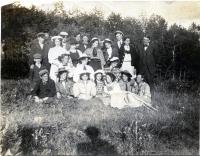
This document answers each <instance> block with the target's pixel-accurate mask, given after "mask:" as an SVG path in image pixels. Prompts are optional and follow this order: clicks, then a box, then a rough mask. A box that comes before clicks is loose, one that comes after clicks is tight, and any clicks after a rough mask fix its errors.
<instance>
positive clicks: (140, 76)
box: [136, 75, 143, 83]
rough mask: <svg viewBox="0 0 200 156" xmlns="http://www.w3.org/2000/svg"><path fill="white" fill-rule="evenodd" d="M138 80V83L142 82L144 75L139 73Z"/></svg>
mask: <svg viewBox="0 0 200 156" xmlns="http://www.w3.org/2000/svg"><path fill="white" fill-rule="evenodd" d="M136 81H137V83H140V82H142V81H143V78H142V75H137V77H136Z"/></svg>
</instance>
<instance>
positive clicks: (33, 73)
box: [29, 65, 46, 82]
mask: <svg viewBox="0 0 200 156" xmlns="http://www.w3.org/2000/svg"><path fill="white" fill-rule="evenodd" d="M42 69H46V67H45V66H43V65H41V67H40V68H38V67H37V66H36V65H34V67H33V69H30V73H29V78H30V80H31V81H32V82H37V81H39V80H40V76H39V71H40V70H42Z"/></svg>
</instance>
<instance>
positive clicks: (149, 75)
mask: <svg viewBox="0 0 200 156" xmlns="http://www.w3.org/2000/svg"><path fill="white" fill-rule="evenodd" d="M155 50H156V46H155V45H154V43H150V45H149V47H148V48H147V49H146V51H145V50H144V46H143V45H140V47H139V55H140V61H139V72H140V73H141V74H143V75H144V77H145V79H146V80H147V82H148V83H151V82H152V81H153V78H154V76H155V72H156V66H155V57H154V55H155V54H154V53H155Z"/></svg>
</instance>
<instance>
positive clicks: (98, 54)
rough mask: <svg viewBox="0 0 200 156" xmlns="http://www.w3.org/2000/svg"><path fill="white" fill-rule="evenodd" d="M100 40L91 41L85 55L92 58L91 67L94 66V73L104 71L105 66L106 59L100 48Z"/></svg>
mask: <svg viewBox="0 0 200 156" xmlns="http://www.w3.org/2000/svg"><path fill="white" fill-rule="evenodd" d="M98 45H99V39H98V38H96V37H94V38H92V40H91V41H90V48H88V49H86V50H85V52H84V53H86V54H87V55H88V56H89V57H90V59H91V60H90V63H89V65H90V66H92V68H93V69H94V71H96V70H98V69H103V67H104V65H105V59H104V55H103V52H102V51H101V49H99V48H98Z"/></svg>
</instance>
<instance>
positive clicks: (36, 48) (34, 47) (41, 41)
mask: <svg viewBox="0 0 200 156" xmlns="http://www.w3.org/2000/svg"><path fill="white" fill-rule="evenodd" d="M45 39H46V37H45V33H43V32H40V33H38V34H37V39H35V40H34V41H33V42H32V44H31V47H30V49H31V50H30V57H29V65H30V67H33V66H34V61H33V55H34V54H36V53H39V54H40V55H41V56H42V60H43V61H42V65H44V66H46V67H47V69H48V70H49V68H50V64H49V62H48V51H49V46H48V45H47V44H46V43H45Z"/></svg>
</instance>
